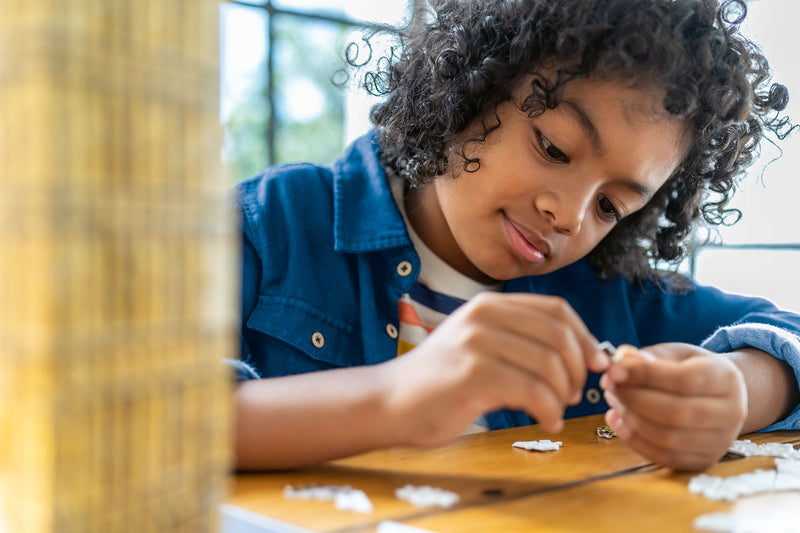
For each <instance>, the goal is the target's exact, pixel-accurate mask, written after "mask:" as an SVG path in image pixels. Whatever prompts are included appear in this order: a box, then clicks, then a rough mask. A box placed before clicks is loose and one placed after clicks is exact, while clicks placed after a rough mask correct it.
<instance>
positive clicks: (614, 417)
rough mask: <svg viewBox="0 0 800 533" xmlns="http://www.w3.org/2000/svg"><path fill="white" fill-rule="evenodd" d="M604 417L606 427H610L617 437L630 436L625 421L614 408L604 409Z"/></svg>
mask: <svg viewBox="0 0 800 533" xmlns="http://www.w3.org/2000/svg"><path fill="white" fill-rule="evenodd" d="M605 419H606V423H607V424H608V427H610V428H611V429H612V430H613V431H614V433H616V434H617V436H618V437H620V438H623V439H624V438H627V437H628V436H630V431H629V430H628V428H627V426H626V425H625V422H623V421H622V416H621V414H620V413H619V412H618V411H617V410H616V409H609V410H608V411H606V416H605Z"/></svg>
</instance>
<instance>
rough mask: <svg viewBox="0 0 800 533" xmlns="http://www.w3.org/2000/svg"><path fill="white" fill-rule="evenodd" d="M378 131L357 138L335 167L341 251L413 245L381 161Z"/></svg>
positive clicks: (336, 231)
mask: <svg viewBox="0 0 800 533" xmlns="http://www.w3.org/2000/svg"><path fill="white" fill-rule="evenodd" d="M379 154H380V147H379V146H378V139H377V132H375V131H373V132H371V133H369V134H367V135H365V136H363V137H361V138H359V139H358V140H356V142H355V143H353V145H352V146H351V147H350V149H349V150H348V151H347V153H346V154H345V155H344V156H343V157H342V158H341V159H340V160H339V161H337V162H336V164H335V165H334V166H333V202H334V204H333V224H334V226H333V237H334V247H335V249H336V250H337V251H340V252H353V253H359V252H371V251H377V250H385V249H388V248H397V247H401V246H410V245H411V240H410V239H409V237H408V232H407V231H406V225H405V223H404V222H403V217H402V216H401V214H400V211H399V210H398V208H397V204H395V202H394V198H393V197H392V190H391V188H390V186H389V180H388V179H387V177H386V172H385V171H384V170H383V167H382V166H381V163H380V155H379Z"/></svg>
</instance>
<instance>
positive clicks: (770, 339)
mask: <svg viewBox="0 0 800 533" xmlns="http://www.w3.org/2000/svg"><path fill="white" fill-rule="evenodd" d="M748 346H749V347H753V348H756V349H758V350H762V351H764V352H767V353H770V354H772V355H773V356H774V357H776V358H778V359H780V360H782V361H786V362H787V363H788V364H789V365H790V366H791V367H792V369H793V370H794V376H795V379H796V380H797V382H798V383H800V339H798V337H797V336H795V335H794V334H792V333H790V332H788V331H786V330H784V329H782V328H780V327H777V326H773V325H770V324H758V323H746V324H736V325H733V326H726V327H722V328H719V329H718V330H717V331H715V332H714V333H713V334H712V335H711V336H710V337H709V338H707V339H706V340H705V341H703V343H702V347H703V348H706V349H707V350H711V351H714V352H719V353H724V352H730V351H734V350H738V349H740V348H744V347H748ZM783 429H793V430H796V429H800V405H799V406H796V407H795V409H794V410H793V411H792V413H791V414H790V415H789V416H788V417H786V418H785V419H783V420H780V421H778V422H775V423H774V424H772V425H770V426H767V427H765V428H764V429H762V430H761V431H776V430H783Z"/></svg>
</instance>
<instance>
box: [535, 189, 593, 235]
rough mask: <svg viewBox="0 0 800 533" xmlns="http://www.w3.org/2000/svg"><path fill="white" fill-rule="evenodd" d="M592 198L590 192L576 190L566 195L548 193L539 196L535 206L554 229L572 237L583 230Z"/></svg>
mask: <svg viewBox="0 0 800 533" xmlns="http://www.w3.org/2000/svg"><path fill="white" fill-rule="evenodd" d="M590 197H591V194H589V193H588V192H586V193H582V192H579V191H574V190H573V191H568V192H565V193H557V192H548V193H544V194H540V195H538V196H537V197H536V199H535V201H534V205H535V207H536V209H537V210H538V211H539V213H541V214H542V215H543V216H544V217H545V218H547V219H549V220H550V222H551V224H552V225H553V229H555V230H556V231H557V232H559V233H561V234H563V235H567V236H571V235H575V234H577V233H578V232H579V231H580V230H581V226H582V225H583V219H584V217H585V216H586V211H587V207H588V205H589V202H590Z"/></svg>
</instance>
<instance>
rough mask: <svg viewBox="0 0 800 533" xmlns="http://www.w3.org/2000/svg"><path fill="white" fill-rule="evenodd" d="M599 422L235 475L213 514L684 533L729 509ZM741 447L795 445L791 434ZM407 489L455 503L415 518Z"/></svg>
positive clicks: (307, 523) (301, 525) (442, 532)
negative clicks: (605, 431)
mask: <svg viewBox="0 0 800 533" xmlns="http://www.w3.org/2000/svg"><path fill="white" fill-rule="evenodd" d="M603 423H604V422H603V418H602V415H596V416H588V417H583V418H575V419H571V420H567V421H566V427H565V429H564V431H563V432H562V433H560V434H559V435H557V436H554V435H550V434H547V433H545V432H544V431H542V430H541V429H539V428H538V427H537V426H527V427H520V428H513V429H506V430H499V431H491V432H487V433H478V434H474V435H467V436H464V437H461V438H460V439H458V440H457V441H456V442H455V443H453V444H451V445H449V446H445V447H441V448H436V449H430V450H420V449H410V448H397V449H390V450H382V451H376V452H371V453H367V454H363V455H359V456H355V457H351V458H348V459H342V460H338V461H331V462H328V463H325V464H322V465H318V466H314V467H309V468H303V469H298V470H292V471H286V472H277V473H274V472H273V473H258V474H249V473H248V474H239V475H237V476H235V477H234V479H233V483H232V487H231V489H232V490H231V495H230V497H229V499H228V504H227V505H225V506H223V507H224V510H225V513H223V515H224V516H223V530H224V531H225V533H240V532H241V533H245V532H246V533H260V532H267V531H269V532H276V533H278V532H287V533H288V532H300V531H319V532H326V533H328V532H330V533H332V532H336V533H345V532H351V533H362V532H363V533H367V532H374V531H377V529H378V526H379V524H380V523H381V522H384V521H391V522H393V523H400V524H406V525H409V526H414V527H416V528H420V529H423V530H429V531H435V532H438V533H446V532H459V533H461V532H472V531H475V532H482V533H483V532H495V531H497V532H503V533H513V532H522V531H525V532H528V531H563V532H586V531H591V532H606V531H608V532H614V533H620V532H622V533H624V532H644V531H647V532H650V531H658V532H663V531H693V529H692V521H693V520H694V519H695V518H696V517H698V516H700V515H702V514H706V513H711V512H715V511H726V510H729V509H731V508H732V507H733V505H734V504H733V503H729V502H720V501H712V500H709V499H707V498H705V497H704V496H702V495H697V494H692V493H690V492H689V490H688V483H689V480H690V479H691V478H692V477H693V476H694V475H697V473H676V472H672V471H670V470H668V469H664V468H661V467H658V466H655V465H653V464H652V463H650V462H648V461H647V460H645V459H643V458H642V457H641V456H639V455H638V454H636V453H635V452H633V451H632V450H630V449H629V448H628V447H627V446H626V445H625V444H624V443H623V442H622V441H621V440H619V439H617V438H612V439H606V438H602V437H599V436H598V435H597V427H598V426H599V425H601V424H603ZM743 438H748V439H750V440H752V441H753V442H757V443H765V442H788V443H792V444H798V443H800V431H782V432H774V433H757V434H751V435H747V436H745V437H743ZM540 439H550V440H559V441H561V442H563V446H562V448H561V449H560V450H558V451H554V452H535V451H527V450H522V449H518V448H513V447H512V446H511V444H512V443H513V442H515V441H519V440H525V441H528V440H540ZM320 445H321V446H324V443H320ZM773 463H774V460H773V459H772V458H769V457H746V458H738V457H737V458H731V457H730V456H728V457H726V458H724V459H723V460H722V461H720V462H719V463H717V464H716V465H714V466H712V467H711V468H709V469H708V470H706V471H705V472H704V473H705V474H708V475H715V476H722V477H727V476H730V475H734V474H740V473H744V472H752V471H754V470H756V469H758V468H763V469H770V468H773ZM407 484H410V485H415V486H425V485H427V486H432V487H436V488H440V489H444V490H448V491H452V492H455V493H457V494H458V495H459V497H460V500H459V502H458V503H457V504H456V505H454V506H452V507H450V508H442V507H416V506H414V505H412V504H411V503H409V502H406V501H403V500H400V499H398V498H397V497H396V496H395V494H394V492H395V490H396V489H398V488H400V487H403V486H404V485H407ZM287 485H292V486H295V487H300V486H306V485H333V486H345V485H348V486H350V487H352V488H354V489H360V490H363V491H364V492H365V493H366V494H367V496H368V497H369V499H370V501H371V502H372V504H373V506H374V511H373V512H371V513H359V512H354V511H342V510H339V509H337V508H336V507H335V505H334V503H333V502H332V501H318V500H297V499H289V498H286V497H285V496H284V488H285V487H286V486H287ZM783 496H785V495H783ZM775 497H778V495H777V493H776V496H775ZM797 498H798V500H800V495H797Z"/></svg>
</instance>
